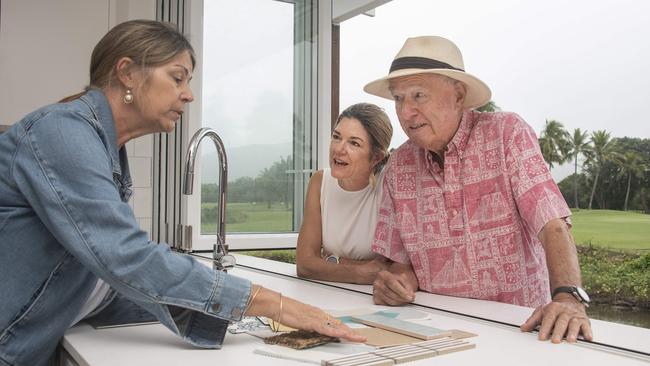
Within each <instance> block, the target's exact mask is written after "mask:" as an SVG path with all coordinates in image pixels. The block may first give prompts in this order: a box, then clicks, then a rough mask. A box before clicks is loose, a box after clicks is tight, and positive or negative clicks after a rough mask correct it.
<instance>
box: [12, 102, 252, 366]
mask: <svg viewBox="0 0 650 366" xmlns="http://www.w3.org/2000/svg"><path fill="white" fill-rule="evenodd" d="M130 186H131V178H130V175H129V168H128V165H127V158H126V150H125V149H124V148H121V149H119V151H118V147H117V136H116V131H115V124H114V120H113V116H112V112H111V109H110V107H109V105H108V101H107V100H106V97H105V96H104V94H103V93H102V92H101V91H99V90H91V91H89V92H88V93H86V94H85V95H84V96H82V97H81V98H80V99H77V100H75V101H72V102H69V103H60V104H53V105H50V106H47V107H44V108H41V109H39V110H37V111H35V112H33V113H31V114H29V115H27V116H26V117H25V118H24V119H22V120H21V121H20V122H18V123H16V124H15V125H13V126H12V127H11V128H10V129H9V130H7V131H6V132H5V133H3V134H0V365H40V364H44V363H46V362H47V360H48V358H49V357H50V355H51V354H52V352H53V351H54V349H55V347H56V345H57V342H58V341H59V339H60V338H61V337H62V336H63V334H64V332H65V331H66V329H68V328H69V327H70V326H71V324H70V323H71V322H72V321H73V319H74V318H75V316H76V315H77V314H78V312H79V310H80V309H81V307H82V305H83V304H84V302H85V301H86V299H87V298H88V296H89V295H90V293H91V291H92V290H93V288H94V286H95V283H96V282H97V279H98V278H101V279H103V280H104V281H106V282H107V283H108V284H109V285H110V286H111V288H112V289H114V290H116V291H117V292H119V293H120V294H121V295H122V296H124V297H126V298H128V299H129V300H131V301H133V302H134V303H136V304H137V305H138V306H140V307H142V308H143V309H145V310H147V311H148V312H150V313H152V314H153V315H155V316H156V318H158V320H160V322H161V323H162V324H164V325H165V326H166V327H167V328H169V329H170V330H172V331H173V332H174V333H176V334H178V335H180V336H181V337H183V338H184V339H186V340H187V341H189V342H190V343H192V344H194V345H197V346H199V347H209V348H219V347H220V346H221V344H222V342H223V337H224V335H225V330H226V326H227V324H228V321H232V320H239V319H241V317H242V315H243V312H244V309H245V306H246V302H247V300H248V298H249V296H250V287H251V284H250V281H248V280H245V279H241V278H237V277H234V276H231V275H229V274H226V273H223V272H217V271H214V270H212V269H210V268H209V267H207V266H205V265H202V264H200V263H198V262H197V261H196V260H194V259H193V258H191V257H189V256H187V255H181V254H178V253H174V252H172V251H170V249H169V247H168V246H167V245H164V244H156V243H153V242H151V241H149V240H148V236H147V233H145V232H143V231H142V230H140V228H139V226H138V224H137V221H136V219H135V217H134V215H133V211H132V209H131V207H130V206H129V204H128V203H127V200H128V198H129V196H130V194H131V190H130Z"/></svg>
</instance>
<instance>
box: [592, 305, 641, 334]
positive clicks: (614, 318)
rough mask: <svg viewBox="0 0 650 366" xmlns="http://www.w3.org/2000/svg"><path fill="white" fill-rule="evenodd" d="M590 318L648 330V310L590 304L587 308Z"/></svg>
mask: <svg viewBox="0 0 650 366" xmlns="http://www.w3.org/2000/svg"><path fill="white" fill-rule="evenodd" d="M587 314H588V315H589V317H590V318H593V319H599V320H606V321H608V322H614V323H621V324H627V325H634V326H636V327H643V328H649V329H650V310H649V309H639V308H631V307H624V306H613V305H610V304H591V305H589V308H587Z"/></svg>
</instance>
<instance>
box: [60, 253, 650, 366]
mask: <svg viewBox="0 0 650 366" xmlns="http://www.w3.org/2000/svg"><path fill="white" fill-rule="evenodd" d="M237 261H238V267H237V268H235V269H234V270H232V271H230V273H232V274H234V275H237V276H241V277H245V278H248V279H250V280H251V281H253V282H254V283H258V284H261V285H263V286H266V287H269V288H272V289H274V290H276V291H281V292H282V293H283V294H285V295H287V296H290V297H293V298H296V299H298V300H301V301H304V302H307V303H310V304H312V305H316V306H319V307H321V308H324V309H327V310H347V309H355V308H368V307H372V306H373V305H372V296H371V295H370V294H371V291H372V288H371V286H361V285H350V284H340V283H325V282H323V283H320V282H317V281H308V280H302V279H298V278H296V275H295V273H296V272H295V266H293V265H290V264H286V263H280V262H273V261H269V260H265V259H260V258H253V257H248V256H242V255H237ZM415 303H416V304H415V305H409V306H414V307H416V308H417V309H419V310H424V311H427V312H429V313H431V319H430V321H431V322H433V323H434V324H435V326H436V327H438V328H442V329H460V330H464V331H469V332H472V333H476V334H478V337H473V338H469V339H468V341H470V342H472V343H474V344H476V348H475V349H471V350H467V351H462V352H457V353H452V354H448V355H444V356H439V357H436V358H435V362H436V364H439V365H470V364H471V365H474V364H476V362H477V361H479V360H480V362H481V363H483V364H487V365H493V364H499V365H520V364H522V363H524V364H526V365H545V366H546V365H549V364H551V365H552V364H558V365H562V364H568V362H576V361H577V362H586V364H588V365H590V366H592V365H637V364H639V365H640V364H644V365H647V364H648V363H649V362H650V357H648V356H647V354H648V353H650V329H645V328H639V327H632V326H627V325H621V324H616V323H610V322H604V321H599V320H592V326H593V331H594V337H595V341H596V342H598V343H601V344H611V345H614V346H617V347H622V348H627V349H633V350H637V351H640V352H644V353H646V355H645V356H644V355H640V354H639V353H633V352H632V353H631V352H625V351H621V350H618V349H616V348H611V347H607V346H603V345H600V344H590V343H588V342H578V343H577V344H568V343H562V344H558V345H555V344H552V343H550V342H541V341H538V340H537V334H536V333H521V332H520V331H519V329H518V328H517V327H515V326H512V325H519V324H521V323H522V322H523V321H524V320H525V319H526V318H527V317H528V316H529V315H530V313H531V312H532V309H529V308H525V307H520V306H515V305H508V304H501V303H496V302H491V301H482V300H472V299H461V298H454V297H448V296H440V295H433V294H428V293H423V292H419V293H418V294H417V296H416V301H415ZM432 308H433V309H432ZM436 309H440V310H436ZM445 310H450V311H454V312H458V313H463V314H469V315H471V316H473V317H478V318H483V319H492V320H496V321H499V322H502V323H501V324H499V323H495V322H492V321H488V320H480V319H477V318H472V317H468V316H463V315H457V314H452V313H448V312H446V311H445ZM509 324H512V325H509ZM62 343H63V346H64V347H65V349H66V350H67V352H68V353H69V354H70V355H71V356H72V358H73V359H74V360H75V361H76V362H77V363H78V364H79V365H92V366H101V365H111V366H112V365H156V366H166V365H215V364H218V365H242V366H243V365H289V364H291V365H294V364H295V365H306V364H304V363H299V362H296V361H288V360H283V359H277V358H273V357H269V356H262V355H259V354H255V353H253V350H255V349H256V348H258V347H260V346H262V345H263V342H262V340H260V339H259V338H255V337H252V336H250V335H247V334H238V335H233V334H227V335H226V339H225V342H224V345H223V348H222V349H221V350H211V349H199V348H195V347H193V346H191V345H189V344H188V343H186V342H185V341H183V340H182V339H180V338H179V337H177V336H176V335H174V334H173V333H171V332H170V331H169V330H167V329H166V328H165V327H163V326H162V325H160V324H155V325H141V326H134V327H124V328H110V329H101V330H95V329H93V328H92V327H91V326H89V325H86V324H80V325H78V326H75V327H73V328H71V329H70V330H68V332H66V334H65V336H64V339H63V341H62ZM426 362H427V360H423V361H417V362H413V363H410V364H413V365H424V364H426ZM429 362H431V360H429Z"/></svg>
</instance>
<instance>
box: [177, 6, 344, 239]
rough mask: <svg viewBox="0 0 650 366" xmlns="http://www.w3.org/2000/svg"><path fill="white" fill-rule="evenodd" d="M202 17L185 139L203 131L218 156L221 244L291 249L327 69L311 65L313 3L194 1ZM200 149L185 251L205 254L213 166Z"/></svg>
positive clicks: (211, 222) (215, 213) (212, 226)
mask: <svg viewBox="0 0 650 366" xmlns="http://www.w3.org/2000/svg"><path fill="white" fill-rule="evenodd" d="M202 14H203V16H202V30H203V33H202V35H201V37H200V38H201V44H202V59H201V60H200V64H199V65H198V66H197V68H200V69H201V85H202V90H201V94H202V97H201V99H200V101H198V102H199V104H200V109H201V111H200V115H201V116H202V117H201V121H200V122H199V123H196V124H195V123H190V126H192V128H194V129H193V130H192V131H191V133H190V135H191V134H192V133H194V131H196V130H197V129H198V128H201V127H209V128H212V129H214V130H215V131H216V132H217V133H218V134H219V136H220V137H221V139H222V141H223V143H224V146H225V150H226V155H227V159H228V173H227V178H228V184H227V187H226V191H227V195H226V197H227V205H226V210H225V212H226V217H225V219H226V220H225V221H226V225H225V227H226V232H227V236H226V244H227V245H228V246H229V248H230V249H231V250H237V249H257V248H259V249H262V248H263V249H268V248H291V247H295V245H296V238H297V231H298V230H299V229H300V224H301V222H302V215H303V204H304V197H305V193H306V187H307V183H308V181H309V178H310V176H311V174H312V173H313V172H314V171H315V170H316V168H317V167H318V158H319V155H321V154H320V153H319V151H318V146H319V144H318V141H319V139H320V134H319V128H318V126H319V101H318V96H319V94H321V95H322V93H321V92H320V91H319V85H321V84H320V81H321V77H319V71H318V67H319V66H320V67H329V63H325V64H323V63H321V62H320V61H319V57H318V56H319V52H320V50H319V37H318V33H319V28H318V24H319V17H318V14H319V6H318V2H317V1H275V0H245V1H225V0H214V1H204V2H203V12H202ZM325 24H328V25H330V24H331V19H329V18H328V19H326V20H325ZM329 82H330V81H329V80H327V81H326V84H327V85H329ZM195 104H196V103H195ZM193 107H194V108H196V105H195V106H193ZM328 118H329V117H328ZM325 121H328V122H327V124H328V126H329V119H325ZM328 134H329V132H328ZM202 145H203V146H201V148H200V153H199V154H198V159H200V161H197V164H196V167H197V169H196V178H195V187H194V195H195V196H196V197H194V199H190V200H188V205H187V210H188V222H187V224H188V226H191V227H192V229H191V231H192V242H193V245H192V247H193V249H194V250H210V249H212V245H213V244H214V242H215V241H216V235H215V234H216V227H217V222H218V221H219V219H220V218H219V214H220V211H219V210H218V200H219V194H218V192H219V180H220V177H219V169H218V166H219V158H218V155H217V152H216V149H215V147H214V146H213V144H211V143H209V142H207V141H206V142H204V143H202ZM199 198H200V199H199ZM199 212H200V214H199Z"/></svg>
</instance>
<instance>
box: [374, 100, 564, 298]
mask: <svg viewBox="0 0 650 366" xmlns="http://www.w3.org/2000/svg"><path fill="white" fill-rule="evenodd" d="M444 154H445V157H444V162H445V163H444V170H442V169H440V166H439V165H438V163H437V162H434V160H433V159H432V157H431V153H429V151H427V150H425V149H422V148H419V147H417V146H415V145H414V144H413V143H411V142H410V141H407V142H405V143H404V144H403V145H402V146H400V147H399V148H398V149H397V150H396V151H394V152H393V155H392V156H391V159H390V161H389V162H388V164H387V166H386V172H385V176H384V187H383V199H382V203H381V206H380V210H379V217H378V222H377V227H376V230H375V239H374V242H373V247H372V249H373V251H375V252H377V253H379V254H381V255H383V256H385V257H388V258H390V259H392V260H394V261H396V262H399V263H405V264H406V263H410V264H411V265H412V266H413V270H414V271H415V274H416V276H417V278H418V283H419V287H420V289H421V290H424V291H428V292H432V293H437V294H443V295H452V296H461V297H471V298H477V299H484V300H494V301H499V302H505V303H511V304H516V305H522V306H529V307H537V306H540V305H543V304H545V303H547V302H549V301H550V290H549V282H548V270H547V268H546V259H545V255H544V249H543V247H542V244H541V242H540V241H539V239H538V238H537V235H538V234H539V232H540V231H541V229H542V228H543V227H544V225H545V224H546V223H547V222H548V221H550V220H551V219H554V218H566V219H565V220H566V221H567V223H568V224H570V221H569V216H570V215H571V211H570V210H569V208H568V207H567V205H566V202H565V201H564V198H563V197H562V194H561V193H560V191H559V189H558V187H557V185H556V184H555V182H554V181H553V179H552V178H551V174H550V173H549V170H548V168H547V166H546V163H545V162H544V158H543V157H542V154H541V152H540V149H539V145H538V143H537V138H536V136H535V132H534V131H533V130H532V128H531V127H530V126H528V125H527V124H526V122H524V121H523V120H522V119H521V117H519V116H518V115H516V114H514V113H502V112H498V113H481V112H476V111H466V112H465V113H464V114H463V117H462V120H461V123H460V126H459V128H458V131H457V132H456V134H455V135H454V137H453V139H452V141H451V142H450V143H449V145H448V146H447V149H446V151H445V153H444Z"/></svg>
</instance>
